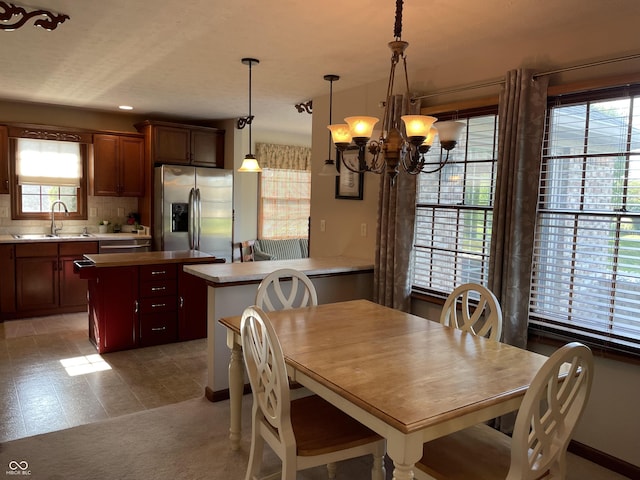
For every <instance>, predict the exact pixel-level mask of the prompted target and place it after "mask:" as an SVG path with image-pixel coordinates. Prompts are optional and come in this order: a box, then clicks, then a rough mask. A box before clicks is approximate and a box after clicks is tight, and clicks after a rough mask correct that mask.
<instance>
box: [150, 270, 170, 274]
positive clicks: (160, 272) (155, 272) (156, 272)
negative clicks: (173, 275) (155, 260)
mask: <svg viewBox="0 0 640 480" xmlns="http://www.w3.org/2000/svg"><path fill="white" fill-rule="evenodd" d="M165 273H167V271H166V270H157V271H153V272H151V275H164V274H165Z"/></svg>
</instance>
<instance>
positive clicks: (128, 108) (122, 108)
mask: <svg viewBox="0 0 640 480" xmlns="http://www.w3.org/2000/svg"><path fill="white" fill-rule="evenodd" d="M118 108H119V109H120V110H133V107H132V106H131V105H120V106H119V107H118Z"/></svg>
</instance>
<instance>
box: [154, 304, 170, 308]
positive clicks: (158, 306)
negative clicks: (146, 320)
mask: <svg viewBox="0 0 640 480" xmlns="http://www.w3.org/2000/svg"><path fill="white" fill-rule="evenodd" d="M166 306H167V304H166V303H152V304H151V308H162V307H166Z"/></svg>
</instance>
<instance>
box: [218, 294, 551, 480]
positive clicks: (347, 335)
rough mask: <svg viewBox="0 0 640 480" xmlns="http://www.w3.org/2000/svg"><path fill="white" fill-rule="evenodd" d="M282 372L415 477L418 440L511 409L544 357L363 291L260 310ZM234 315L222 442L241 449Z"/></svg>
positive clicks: (400, 474) (400, 473)
mask: <svg viewBox="0 0 640 480" xmlns="http://www.w3.org/2000/svg"><path fill="white" fill-rule="evenodd" d="M267 315H268V316H269V319H270V320H271V322H272V324H273V326H274V328H275V331H276V333H277V335H278V338H279V340H280V343H281V345H282V349H283V352H284V356H285V362H286V365H287V369H288V373H289V375H290V377H291V378H292V380H295V381H297V382H299V383H300V384H302V385H304V386H305V387H307V388H308V389H309V390H311V391H312V392H314V393H316V394H318V395H320V396H322V397H323V398H325V399H326V400H327V401H329V402H331V403H332V404H334V405H335V406H336V407H338V408H340V409H341V410H343V411H344V412H346V413H348V414H349V415H351V416H352V417H354V418H356V419H357V420H358V421H360V422H361V423H363V424H365V425H367V426H368V427H369V428H371V429H372V430H374V431H376V432H377V433H378V434H379V435H381V436H383V437H384V438H385V439H386V441H387V453H388V455H389V457H390V458H391V459H392V460H393V463H394V477H393V478H394V479H397V480H405V479H410V478H413V473H412V470H413V467H414V465H415V463H416V462H417V461H418V460H419V459H420V458H421V457H422V445H423V443H424V442H426V441H429V440H432V439H434V438H438V437H441V436H444V435H447V434H449V433H452V432H455V431H458V430H461V429H464V428H467V427H469V426H471V425H474V424H477V423H480V422H484V421H487V420H490V419H492V418H495V417H497V416H500V415H503V414H505V413H508V412H511V411H514V410H517V409H518V408H519V405H520V403H521V401H522V398H523V396H524V394H525V392H526V391H527V389H528V387H529V384H530V383H531V381H532V380H533V377H534V376H535V374H536V372H537V371H538V369H539V368H540V367H541V366H542V365H543V363H544V362H545V360H546V359H547V357H545V356H544V355H540V354H537V353H534V352H530V351H528V350H523V349H521V348H517V347H514V346H511V345H507V344H504V343H499V342H495V341H491V340H487V339H485V338H483V337H477V336H475V335H471V334H469V333H464V332H461V331H460V330H456V329H453V328H450V327H444V326H442V325H440V323H438V322H434V321H431V320H427V319H424V318H421V317H418V316H415V315H411V314H408V313H405V312H401V311H399V310H395V309H391V308H388V307H384V306H381V305H378V304H376V303H373V302H370V301H368V300H353V301H347V302H339V303H330V304H324V305H319V306H316V307H308V308H299V309H292V310H280V311H275V312H270V313H268V314H267ZM240 321H241V317H239V316H236V317H228V318H222V319H220V323H221V324H222V325H224V326H225V327H227V332H228V335H227V344H228V346H229V347H230V348H231V349H232V353H231V359H230V365H229V376H230V380H229V385H230V402H231V425H230V441H231V444H232V448H239V443H240V426H241V417H240V412H241V400H242V392H243V388H244V368H243V360H242V350H241V347H240V345H241V342H240Z"/></svg>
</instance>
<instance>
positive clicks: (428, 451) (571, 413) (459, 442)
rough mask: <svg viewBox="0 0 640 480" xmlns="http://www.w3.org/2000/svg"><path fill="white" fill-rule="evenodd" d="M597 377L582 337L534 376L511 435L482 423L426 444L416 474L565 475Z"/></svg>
mask: <svg viewBox="0 0 640 480" xmlns="http://www.w3.org/2000/svg"><path fill="white" fill-rule="evenodd" d="M565 375H566V376H565ZM592 381H593V355H592V353H591V350H589V348H588V347H586V346H584V345H582V344H581V343H578V342H573V343H569V344H567V345H565V346H563V347H561V348H560V349H558V350H557V351H556V352H555V353H554V354H553V355H551V357H549V359H548V360H547V361H546V362H545V363H544V365H543V366H542V367H541V368H540V370H539V371H538V373H537V374H536V376H535V377H534V378H533V381H532V382H531V385H530V386H529V389H528V390H527V393H526V394H525V396H524V398H523V400H522V404H521V405H520V409H519V411H518V414H517V417H516V422H515V425H514V429H513V436H512V437H511V438H509V437H508V436H507V435H505V434H504V433H501V432H499V431H498V430H495V429H493V428H492V427H489V426H487V425H485V424H478V425H474V426H473V427H470V428H467V429H465V430H462V431H459V432H456V433H453V434H450V435H447V436H445V437H442V438H438V439H436V440H433V441H431V442H428V443H425V445H424V449H423V457H422V459H421V460H420V462H419V463H417V464H416V469H415V470H414V475H415V478H417V479H423V480H424V479H437V480H444V479H447V480H469V479H474V480H497V479H500V480H537V479H539V478H545V479H546V478H549V479H554V480H563V479H565V478H566V455H567V446H568V445H569V441H570V440H571V435H572V433H573V431H574V428H575V426H576V423H577V422H578V419H579V418H580V416H581V414H582V412H583V410H584V407H585V404H586V402H587V399H588V398H589V392H590V391H591V383H592Z"/></svg>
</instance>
